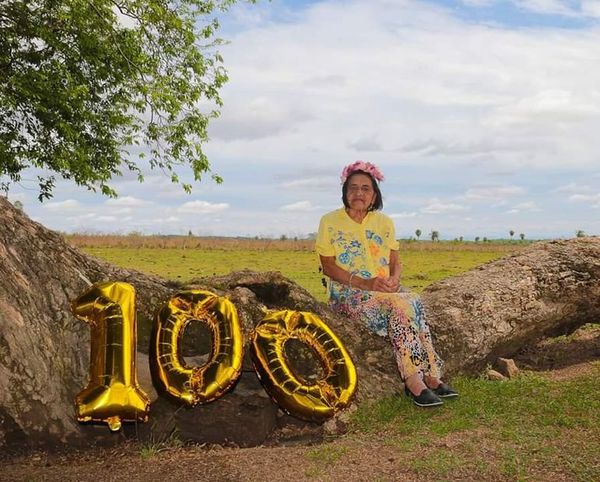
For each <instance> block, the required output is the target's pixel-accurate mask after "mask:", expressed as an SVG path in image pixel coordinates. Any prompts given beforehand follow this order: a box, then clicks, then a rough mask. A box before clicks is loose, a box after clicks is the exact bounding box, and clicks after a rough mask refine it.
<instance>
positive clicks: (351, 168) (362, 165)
mask: <svg viewBox="0 0 600 482" xmlns="http://www.w3.org/2000/svg"><path fill="white" fill-rule="evenodd" d="M356 171H363V172H366V173H367V174H370V175H371V176H373V178H374V179H377V181H379V182H381V181H383V179H384V178H383V174H382V173H381V171H380V170H379V168H378V167H377V166H376V165H375V164H371V163H370V162H365V161H356V162H353V163H352V164H348V165H347V166H346V167H344V170H343V171H342V176H341V177H340V179H341V180H342V184H344V183H345V182H346V179H348V178H349V177H350V176H351V175H352V174H354V173H355V172H356Z"/></svg>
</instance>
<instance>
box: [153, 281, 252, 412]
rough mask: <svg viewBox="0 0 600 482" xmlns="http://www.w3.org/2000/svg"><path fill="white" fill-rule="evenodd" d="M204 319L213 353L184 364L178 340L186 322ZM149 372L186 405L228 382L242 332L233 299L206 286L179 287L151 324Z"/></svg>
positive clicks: (238, 358)
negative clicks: (196, 363) (198, 363)
mask: <svg viewBox="0 0 600 482" xmlns="http://www.w3.org/2000/svg"><path fill="white" fill-rule="evenodd" d="M192 320H199V321H204V322H206V323H207V324H208V326H209V328H210V329H211V330H212V334H213V345H212V353H211V355H210V358H209V360H208V361H207V362H206V363H205V364H204V365H202V366H201V367H188V366H187V365H186V364H185V363H184V361H183V357H182V355H181V348H180V342H181V339H182V335H183V333H184V330H185V327H186V325H187V324H188V323H189V322H190V321H192ZM152 346H153V350H154V354H153V355H154V356H151V357H150V363H151V365H152V372H153V374H155V375H156V377H157V378H158V380H157V381H159V382H160V385H162V388H163V389H164V390H165V391H167V392H168V393H169V394H171V395H172V396H173V397H175V398H177V399H179V400H182V401H184V402H185V403H187V404H188V405H192V406H193V405H196V404H198V403H208V402H211V401H213V400H215V399H217V398H219V397H220V396H222V395H223V394H224V393H225V392H226V391H227V390H229V388H231V387H232V386H233V384H234V383H235V381H236V380H237V378H238V377H239V375H240V371H241V368H242V350H243V335H242V329H241V326H240V322H239V319H238V315H237V310H236V309H235V306H234V305H233V303H231V302H230V301H229V300H227V299H226V298H223V297H218V296H216V295H215V294H213V293H211V292H209V291H201V290H192V291H184V292H181V293H178V294H177V295H175V296H173V297H172V298H170V299H169V300H168V301H167V302H166V303H165V304H164V305H163V306H162V307H161V308H160V310H159V311H158V314H157V316H156V321H155V327H154V330H153V337H152Z"/></svg>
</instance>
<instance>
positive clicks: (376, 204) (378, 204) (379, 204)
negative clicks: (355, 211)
mask: <svg viewBox="0 0 600 482" xmlns="http://www.w3.org/2000/svg"><path fill="white" fill-rule="evenodd" d="M355 174H364V175H365V176H368V177H369V179H370V180H371V185H372V186H373V191H375V200H374V201H373V204H372V205H371V206H370V207H369V211H377V210H379V209H383V196H382V195H381V191H380V190H379V185H378V184H377V181H375V179H374V178H373V176H371V174H369V173H368V172H365V171H361V170H356V171H354V172H353V173H352V174H350V175H349V176H348V177H347V178H346V180H345V181H344V184H343V185H342V201H343V202H344V206H346V207H347V208H350V204H348V185H349V184H350V179H352V176H354V175H355Z"/></svg>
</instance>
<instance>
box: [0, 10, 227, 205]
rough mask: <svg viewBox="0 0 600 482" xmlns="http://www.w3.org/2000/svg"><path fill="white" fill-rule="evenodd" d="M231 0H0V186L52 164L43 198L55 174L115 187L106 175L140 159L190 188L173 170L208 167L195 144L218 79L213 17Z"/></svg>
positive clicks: (137, 168)
mask: <svg viewBox="0 0 600 482" xmlns="http://www.w3.org/2000/svg"><path fill="white" fill-rule="evenodd" d="M234 2H235V0H93V1H89V0H33V1H26V0H0V181H2V182H1V184H2V186H1V187H3V188H4V189H8V187H9V186H10V184H11V183H13V182H18V181H20V180H21V176H22V173H23V171H24V170H25V169H26V168H28V167H34V168H41V169H44V170H46V172H48V171H50V174H42V175H40V176H38V184H39V190H40V192H39V197H40V199H43V198H47V197H50V196H51V193H52V189H53V187H54V183H55V178H54V174H58V175H60V176H62V177H63V178H66V179H71V180H72V181H74V182H75V183H77V184H78V185H81V186H85V187H87V188H88V189H91V190H94V191H95V190H99V191H101V192H102V193H104V194H106V195H109V196H114V195H116V193H115V191H114V189H113V188H111V187H110V185H109V181H110V180H111V179H112V178H113V177H114V176H119V175H122V174H124V173H125V172H127V171H131V172H133V173H134V174H135V175H137V177H138V179H139V180H140V181H142V180H143V172H144V170H145V166H146V165H147V166H149V167H150V168H151V169H161V170H163V171H164V172H166V173H167V174H168V175H169V176H170V177H171V179H172V180H173V182H178V183H181V185H182V187H183V188H184V189H185V190H186V191H188V192H189V191H190V190H191V186H190V185H189V184H186V183H184V182H182V181H180V180H179V177H178V175H179V173H180V172H181V169H187V168H191V171H192V172H193V176H194V179H195V180H196V181H198V180H200V179H201V176H202V175H203V174H204V173H207V172H211V171H210V166H209V162H208V159H207V157H206V155H205V154H204V152H203V150H202V144H203V143H204V142H205V141H206V140H207V125H208V121H209V119H211V118H214V117H215V116H217V115H218V111H217V109H218V108H219V107H220V106H221V105H222V102H221V99H220V97H219V88H220V87H221V86H222V85H223V83H224V82H225V81H226V80H227V75H226V72H225V70H224V67H223V65H222V58H221V56H220V55H219V53H218V50H217V47H218V45H219V44H220V43H221V41H220V40H219V39H218V38H216V37H215V32H216V30H217V28H218V22H217V20H216V19H214V18H213V17H214V15H215V14H216V13H218V12H219V10H225V9H226V8H227V7H228V6H229V5H231V4H232V3H234ZM140 152H147V159H146V160H143V158H144V154H140ZM146 163H147V164H146ZM212 177H213V179H215V180H216V181H217V182H220V181H221V179H220V178H219V176H217V175H215V174H212Z"/></svg>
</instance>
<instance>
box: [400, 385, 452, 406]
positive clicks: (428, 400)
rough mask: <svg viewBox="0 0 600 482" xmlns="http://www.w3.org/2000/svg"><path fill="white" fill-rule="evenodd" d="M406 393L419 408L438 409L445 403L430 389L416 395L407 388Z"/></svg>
mask: <svg viewBox="0 0 600 482" xmlns="http://www.w3.org/2000/svg"><path fill="white" fill-rule="evenodd" d="M404 392H405V393H406V395H407V396H409V397H410V398H412V401H413V403H414V404H415V405H418V406H419V407H437V406H438V405H442V404H443V403H444V402H442V400H441V399H440V398H439V397H438V396H437V395H436V394H435V393H433V391H432V390H430V389H429V388H424V389H423V391H422V392H421V393H420V394H419V395H415V394H413V393H412V392H411V391H410V390H409V389H408V388H407V387H406V386H405V387H404Z"/></svg>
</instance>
